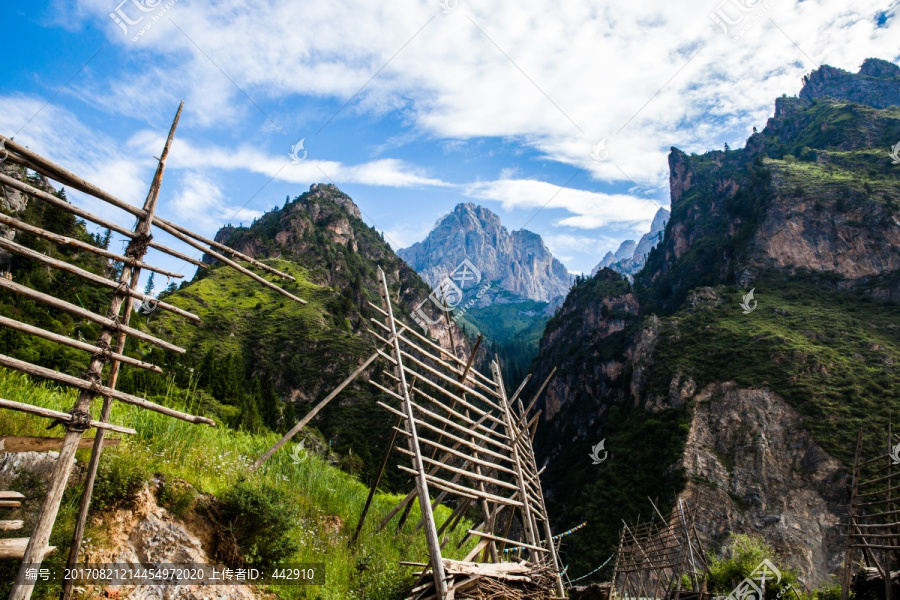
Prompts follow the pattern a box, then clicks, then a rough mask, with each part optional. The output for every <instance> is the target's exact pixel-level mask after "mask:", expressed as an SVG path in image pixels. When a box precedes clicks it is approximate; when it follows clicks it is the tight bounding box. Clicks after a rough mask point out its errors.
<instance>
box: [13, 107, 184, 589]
mask: <svg viewBox="0 0 900 600" xmlns="http://www.w3.org/2000/svg"><path fill="white" fill-rule="evenodd" d="M183 105H184V103H183V102H182V105H181V106H179V107H178V113H176V115H175V122H174V123H173V124H172V129H171V130H170V132H169V139H168V140H167V142H166V145H167V146H168V145H169V144H170V143H171V139H172V137H173V136H174V133H175V126H176V125H177V123H178V118H179V116H180V115H181V109H182V106H183ZM154 183H158V182H156V181H154ZM155 210H156V201H155V196H154V197H153V201H152V202H151V203H150V204H149V206H147V210H146V214H147V217H146V220H144V221H142V222H140V223H139V224H138V226H137V228H136V229H135V234H136V235H135V237H134V238H132V240H131V243H130V244H129V245H128V249H127V250H126V252H125V255H126V256H130V257H132V258H134V259H135V260H142V259H143V258H144V255H145V254H146V253H147V247H148V244H149V242H150V237H151V236H150V225H151V222H152V220H153V214H154V212H155ZM131 275H132V273H131V272H130V270H129V269H122V275H121V277H120V279H119V282H120V283H121V284H122V287H123V288H127V287H128V286H129V285H130V284H131ZM127 297H128V296H127V295H125V294H124V293H122V292H120V291H118V290H117V291H116V293H115V294H114V295H113V298H112V301H111V302H110V306H109V312H108V313H107V314H108V315H110V318H114V317H118V315H119V309H120V308H121V306H122V302H123V301H124V300H125V299H126V298H127ZM116 331H117V330H116V329H115V328H111V327H104V328H103V330H102V331H101V332H100V339H99V341H98V344H97V345H98V346H101V347H108V346H109V341H110V339H112V336H113V334H114V333H115V332H116ZM104 364H105V360H104V358H103V357H94V358H92V359H91V361H90V364H89V365H88V369H87V372H86V373H85V375H84V379H85V381H87V382H90V384H91V386H96V387H99V382H100V373H101V371H102V369H103V366H104ZM96 395H97V393H96V392H95V391H94V389H88V390H82V392H81V394H80V395H79V396H78V400H77V401H76V403H75V406H74V408H73V409H72V416H73V417H75V419H73V420H72V421H71V422H69V423H67V424H66V435H65V438H64V440H63V445H62V448H61V449H60V452H59V458H58V459H57V461H56V464H55V465H54V467H53V472H52V474H51V476H50V482H49V484H48V486H47V494H46V496H45V497H44V502H43V503H42V505H41V509H40V512H39V513H38V516H37V522H36V523H35V527H34V530H33V531H32V533H31V537H30V538H29V540H28V547H27V548H26V549H25V555H24V556H23V557H22V564H21V565H20V566H19V572H18V574H17V575H16V580H15V583H14V584H13V589H12V592H10V595H9V600H30V598H31V594H32V592H33V591H34V582H30V581H29V580H28V579H27V578H26V574H27V570H28V569H29V568H35V567H36V566H40V564H41V562H42V561H43V557H44V553H45V552H46V549H47V545H48V542H49V540H50V533H51V530H52V529H53V524H54V523H55V522H56V515H57V514H58V513H59V507H60V503H61V502H62V496H63V492H64V491H65V489H66V483H68V480H69V474H70V473H71V471H72V467H73V466H74V463H75V451H76V450H77V449H78V443H79V442H80V441H81V436H82V434H83V433H84V431H85V429H86V427H85V426H84V423H83V421H84V420H85V419H88V420H89V419H90V408H91V404H92V402H93V400H94V398H95V397H96Z"/></svg>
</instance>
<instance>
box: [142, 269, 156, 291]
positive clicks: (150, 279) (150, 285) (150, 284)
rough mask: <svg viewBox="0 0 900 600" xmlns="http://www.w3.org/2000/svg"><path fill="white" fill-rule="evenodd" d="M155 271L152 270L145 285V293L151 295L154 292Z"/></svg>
mask: <svg viewBox="0 0 900 600" xmlns="http://www.w3.org/2000/svg"><path fill="white" fill-rule="evenodd" d="M153 275H154V273H153V271H150V277H148V278H147V285H146V286H145V287H144V295H145V296H149V295H151V294H152V293H153Z"/></svg>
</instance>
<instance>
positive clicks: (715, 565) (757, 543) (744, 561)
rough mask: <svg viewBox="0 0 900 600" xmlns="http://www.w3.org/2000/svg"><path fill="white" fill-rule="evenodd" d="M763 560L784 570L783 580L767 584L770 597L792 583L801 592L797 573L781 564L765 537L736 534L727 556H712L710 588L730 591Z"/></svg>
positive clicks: (732, 538)
mask: <svg viewBox="0 0 900 600" xmlns="http://www.w3.org/2000/svg"><path fill="white" fill-rule="evenodd" d="M763 560H769V561H771V562H772V563H773V564H774V565H775V566H776V567H777V568H778V570H779V571H781V581H780V583H778V585H771V586H769V587H766V600H775V598H776V597H777V596H778V593H779V591H780V590H781V589H783V588H785V587H786V586H787V585H789V584H790V585H791V587H792V588H794V590H796V591H797V592H798V593H799V591H800V589H801V587H800V586H798V585H797V581H798V579H799V576H798V574H797V572H796V571H794V570H793V569H790V568H788V567H786V566H784V565H781V564H778V561H777V559H776V558H775V552H774V551H773V550H772V547H771V546H769V544H768V543H767V542H766V540H765V539H764V538H762V537H760V536H752V535H744V534H732V536H731V538H730V539H729V541H728V544H727V545H726V546H725V548H724V550H723V555H722V556H721V557H717V556H715V555H711V556H710V557H709V589H710V591H711V592H713V593H714V594H724V595H728V594H730V593H731V591H732V590H734V588H735V587H737V585H738V584H739V583H740V582H741V581H743V580H744V578H745V577H748V576H750V574H751V573H753V571H755V570H756V568H757V567H758V566H759V565H760V563H761V562H762V561H763ZM773 583H774V582H773Z"/></svg>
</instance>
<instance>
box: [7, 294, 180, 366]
mask: <svg viewBox="0 0 900 600" xmlns="http://www.w3.org/2000/svg"><path fill="white" fill-rule="evenodd" d="M0 288H6V289H8V290H10V291H12V292H15V293H17V294H19V295H20V296H25V297H26V298H31V299H32V300H37V301H38V302H43V303H44V304H47V305H48V306H52V307H53V308H58V309H60V310H64V311H66V312H67V313H70V314H73V315H75V316H78V317H81V318H82V319H87V320H88V321H93V322H94V323H97V324H99V325H103V326H104V327H107V328H109V329H111V330H113V331H124V332H125V333H127V334H128V335H130V336H132V337H136V338H138V339H141V340H144V341H145V342H150V343H151V344H153V345H154V346H159V347H160V348H163V349H165V350H171V351H172V352H177V353H178V354H184V353H185V352H187V350H185V349H184V348H181V347H180V346H175V345H174V344H170V343H169V342H166V341H164V340H161V339H159V338H158V337H154V336H152V335H150V334H149V333H144V332H143V331H141V330H140V329H135V328H134V327H129V326H128V325H123V324H122V323H117V322H115V321H113V320H112V319H107V318H106V317H101V316H100V315H98V314H97V313H93V312H91V311H89V310H87V309H84V308H81V307H80V306H75V305H74V304H72V303H70V302H66V301H65V300H60V299H58V298H55V297H54V296H50V295H48V294H44V293H42V292H38V291H37V290H33V289H31V288H29V287H25V286H24V285H19V284H18V283H13V282H12V281H9V280H8V279H4V278H2V277H0Z"/></svg>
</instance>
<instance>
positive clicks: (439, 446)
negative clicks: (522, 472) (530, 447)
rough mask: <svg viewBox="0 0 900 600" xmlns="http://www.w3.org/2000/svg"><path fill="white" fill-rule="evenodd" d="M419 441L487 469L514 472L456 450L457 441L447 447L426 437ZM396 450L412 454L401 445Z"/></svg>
mask: <svg viewBox="0 0 900 600" xmlns="http://www.w3.org/2000/svg"><path fill="white" fill-rule="evenodd" d="M397 430H398V431H399V432H400V433H401V434H404V435H408V434H407V432H406V431H404V430H402V429H399V428H398V429H397ZM419 441H420V442H422V443H423V444H427V445H429V446H431V447H432V448H437V449H438V450H441V451H442V452H446V453H447V454H449V455H451V456H455V457H457V458H461V459H463V460H467V461H469V462H473V463H475V464H477V465H481V466H483V467H486V468H488V469H497V470H499V471H503V472H506V473H510V474H513V475H515V473H516V472H515V471H513V470H512V469H509V468H507V467H504V466H503V465H498V464H497V463H492V462H490V461H486V460H483V459H481V458H475V457H474V456H470V455H468V454H466V453H465V452H461V451H459V450H457V448H458V447H459V446H460V444H459V443H457V444H455V447H454V448H449V447H447V446H444V445H443V444H440V443H438V442H434V441H432V440H429V439H428V438H419ZM396 450H397V451H398V452H400V453H402V454H409V455H410V456H412V454H411V453H410V452H409V450H406V449H405V448H403V447H401V446H397V448H396ZM506 460H507V461H508V462H512V461H511V460H510V459H506Z"/></svg>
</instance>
